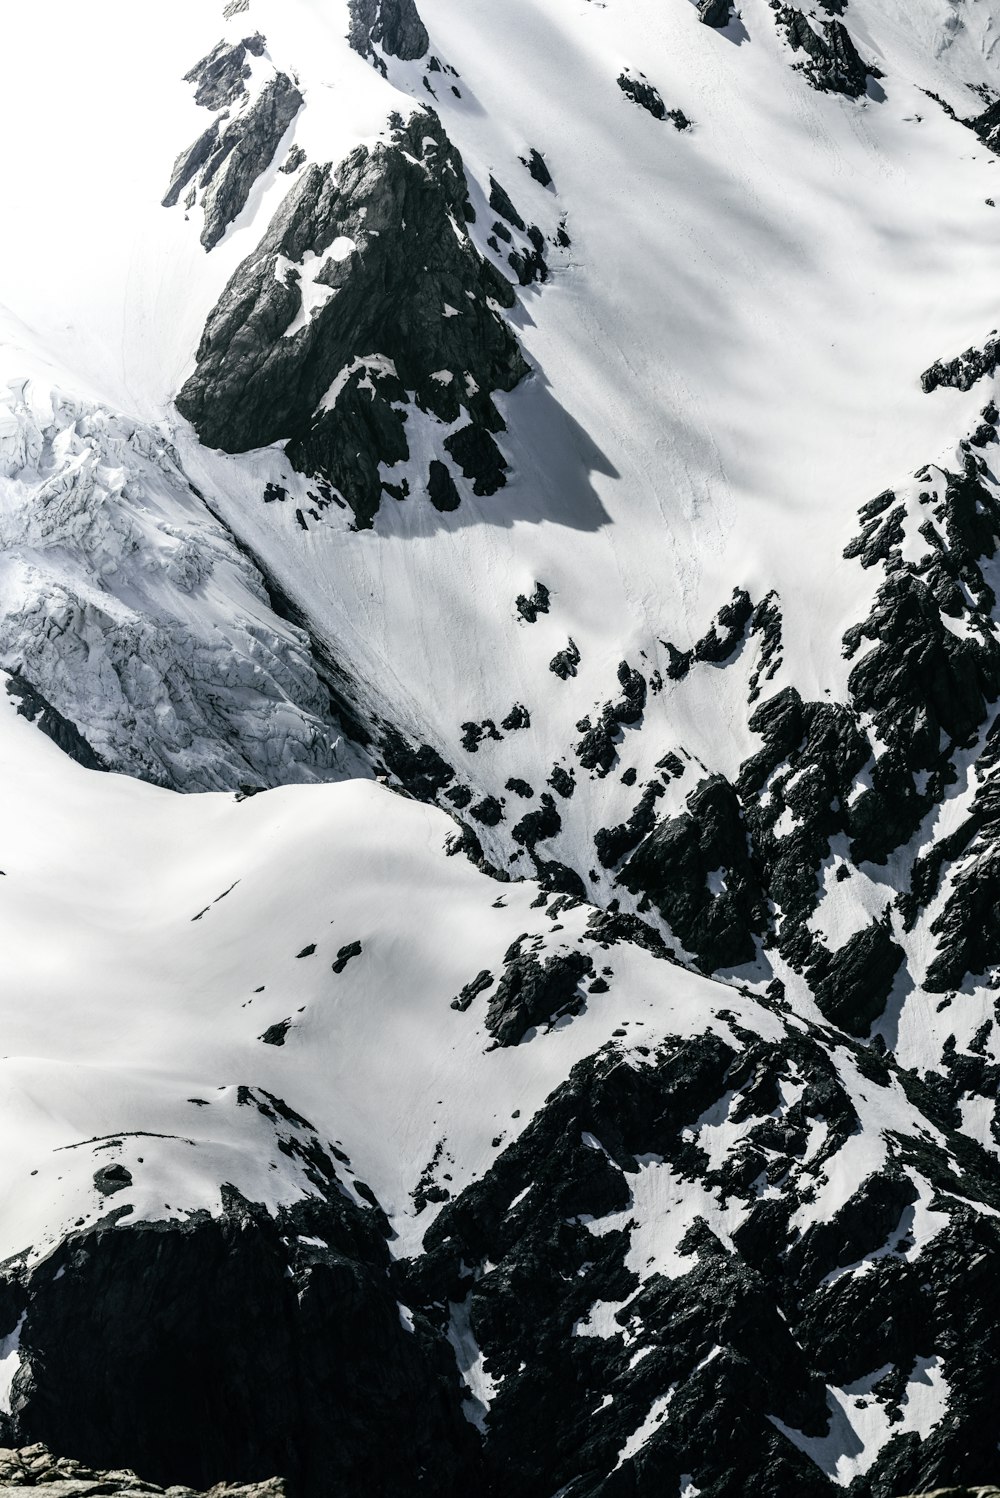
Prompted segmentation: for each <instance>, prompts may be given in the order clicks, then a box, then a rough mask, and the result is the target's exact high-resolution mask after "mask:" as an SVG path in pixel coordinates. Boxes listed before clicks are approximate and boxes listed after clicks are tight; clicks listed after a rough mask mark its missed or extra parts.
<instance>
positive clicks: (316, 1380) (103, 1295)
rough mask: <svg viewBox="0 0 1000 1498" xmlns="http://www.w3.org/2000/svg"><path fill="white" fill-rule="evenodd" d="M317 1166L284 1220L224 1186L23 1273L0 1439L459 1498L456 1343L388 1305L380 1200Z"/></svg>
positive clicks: (463, 1438) (461, 1427)
mask: <svg viewBox="0 0 1000 1498" xmlns="http://www.w3.org/2000/svg"><path fill="white" fill-rule="evenodd" d="M272 1105H273V1107H274V1108H281V1107H283V1105H282V1104H280V1102H278V1101H277V1100H274V1099H272V1100H271V1104H269V1105H268V1106H272ZM311 1159H312V1164H311V1169H312V1171H313V1174H314V1177H315V1183H316V1187H317V1192H318V1194H317V1196H316V1197H315V1198H313V1199H311V1200H309V1201H306V1202H303V1203H302V1204H301V1205H300V1206H299V1207H296V1208H291V1209H288V1210H287V1211H283V1212H281V1213H279V1215H278V1216H277V1217H272V1216H270V1215H269V1214H268V1213H267V1212H265V1211H264V1210H263V1208H260V1207H255V1206H253V1205H252V1204H251V1203H248V1202H246V1201H244V1200H243V1199H242V1198H241V1197H240V1196H239V1195H238V1193H235V1192H233V1191H231V1190H229V1191H228V1204H227V1210H226V1212H225V1214H224V1215H223V1216H222V1217H221V1218H210V1217H208V1215H207V1214H205V1213H195V1214H193V1215H192V1216H190V1217H189V1218H188V1219H187V1220H186V1221H183V1222H179V1223H137V1224H136V1225H135V1226H134V1227H129V1226H126V1225H115V1226H111V1225H110V1224H108V1225H104V1226H102V1227H100V1228H97V1229H95V1230H93V1231H89V1232H82V1233H80V1234H79V1235H78V1236H76V1237H73V1238H70V1239H68V1240H66V1241H65V1242H64V1243H62V1244H61V1245H60V1246H59V1247H58V1248H57V1249H56V1250H55V1252H54V1254H53V1255H51V1256H50V1257H49V1258H48V1259H47V1260H46V1261H44V1262H43V1263H42V1264H40V1265H39V1266H38V1267H37V1269H36V1270H34V1271H30V1272H27V1273H24V1274H23V1275H22V1276H20V1277H18V1276H17V1275H16V1273H15V1278H14V1279H13V1280H8V1281H7V1282H6V1283H5V1285H4V1287H3V1307H4V1312H3V1314H4V1319H6V1318H7V1316H8V1315H9V1314H11V1313H12V1314H13V1319H14V1320H17V1318H18V1316H20V1315H21V1314H22V1312H24V1313H25V1314H24V1321H23V1325H22V1330H21V1333H20V1351H21V1358H22V1361H21V1366H20V1371H19V1372H18V1374H17V1376H16V1378H15V1381H14V1389H13V1394H12V1399H11V1414H10V1415H9V1416H0V1424H2V1426H3V1428H4V1430H5V1433H6V1434H7V1438H8V1439H11V1438H13V1439H14V1440H16V1441H20V1442H28V1441H32V1440H35V1439H38V1438H44V1439H45V1440H46V1441H47V1442H49V1443H50V1444H51V1445H52V1446H54V1447H56V1448H58V1449H60V1450H63V1451H73V1452H75V1453H76V1454H77V1455H78V1456H79V1457H80V1459H81V1460H82V1461H85V1462H87V1463H88V1464H89V1465H91V1466H102V1467H107V1466H121V1467H126V1466H128V1467H131V1468H135V1469H137V1470H140V1471H142V1472H144V1473H145V1474H147V1476H149V1477H151V1478H152V1479H153V1481H154V1482H159V1483H162V1484H167V1483H170V1482H177V1481H178V1480H179V1481H181V1482H186V1483H188V1484H189V1485H190V1486H191V1487H194V1488H198V1489H200V1488H205V1487H209V1486H210V1485H211V1484H212V1483H213V1482H217V1481H220V1480H222V1478H223V1475H224V1474H233V1473H239V1474H242V1475H243V1477H244V1478H252V1479H255V1480H262V1479H266V1478H267V1476H268V1475H269V1474H270V1473H273V1472H274V1471H276V1470H280V1471H281V1472H282V1473H283V1475H285V1476H286V1477H287V1480H288V1482H289V1487H290V1491H291V1492H293V1493H296V1494H301V1495H302V1498H327V1495H328V1494H329V1493H330V1492H332V1491H336V1492H337V1493H343V1494H344V1495H345V1498H361V1495H362V1494H378V1495H380V1498H395V1495H397V1494H399V1493H402V1492H414V1493H418V1492H423V1491H427V1492H428V1494H430V1493H433V1494H435V1495H437V1494H448V1495H453V1498H459V1495H460V1494H461V1493H465V1492H468V1490H469V1488H468V1484H469V1483H470V1482H471V1483H473V1484H475V1481H476V1471H477V1462H478V1457H477V1454H476V1441H475V1438H474V1435H473V1432H472V1431H471V1428H470V1427H469V1425H468V1424H467V1422H466V1421H465V1420H464V1419H463V1418H462V1415H461V1412H460V1404H459V1399H458V1392H457V1387H456V1385H457V1380H456V1378H455V1374H454V1362H453V1359H452V1355H451V1351H450V1349H448V1348H447V1346H446V1344H445V1343H444V1341H443V1339H442V1338H440V1337H439V1336H438V1335H437V1333H435V1332H434V1331H433V1330H432V1329H431V1328H430V1327H429V1326H428V1325H427V1323H426V1322H425V1321H424V1320H423V1318H422V1317H421V1318H411V1320H410V1322H406V1321H405V1320H404V1318H402V1317H401V1315H400V1311H399V1307H398V1303H397V1302H398V1299H399V1293H398V1290H397V1289H396V1288H395V1286H394V1282H393V1276H394V1271H393V1270H392V1267H391V1263H390V1259H389V1254H388V1249H387V1247H386V1243H385V1237H384V1234H385V1231H386V1221H385V1218H384V1216H383V1214H382V1212H381V1210H380V1209H379V1208H378V1207H377V1206H372V1207H365V1206H357V1205H355V1204H354V1201H353V1199H352V1198H351V1197H350V1196H349V1195H348V1194H347V1192H346V1191H345V1190H342V1189H341V1188H340V1187H339V1186H338V1184H337V1175H336V1168H335V1166H334V1164H333V1161H332V1160H331V1159H330V1158H329V1156H328V1155H326V1154H325V1153H324V1152H323V1151H322V1149H320V1148H318V1147H313V1151H312V1157H311ZM226 1190H228V1188H224V1192H225V1191H226ZM15 1306H16V1307H17V1309H14V1308H15ZM96 1366H99V1367H100V1369H101V1373H100V1377H96V1376H95V1367H96ZM154 1409H158V1410H161V1411H162V1410H169V1411H170V1419H169V1420H160V1419H155V1420H151V1419H149V1418H148V1414H149V1412H150V1411H152V1410H154ZM56 1491H58V1489H57V1490H56ZM70 1491H73V1490H72V1489H71V1490H70ZM80 1491H81V1492H82V1493H95V1492H98V1491H116V1490H115V1489H97V1488H94V1487H90V1488H85V1489H82V1490H80ZM126 1491H127V1490H126ZM223 1491H228V1490H225V1489H224V1490H223ZM271 1491H275V1490H274V1489H273V1488H272V1489H271ZM277 1491H280V1489H278V1490H277ZM263 1492H264V1493H265V1494H268V1493H269V1490H268V1488H267V1486H265V1487H264V1490H263Z"/></svg>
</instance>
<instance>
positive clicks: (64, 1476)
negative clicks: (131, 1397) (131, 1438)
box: [0, 1442, 285, 1498]
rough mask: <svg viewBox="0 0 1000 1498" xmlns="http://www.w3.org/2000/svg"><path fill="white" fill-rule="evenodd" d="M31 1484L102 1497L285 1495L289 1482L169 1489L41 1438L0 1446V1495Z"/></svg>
mask: <svg viewBox="0 0 1000 1498" xmlns="http://www.w3.org/2000/svg"><path fill="white" fill-rule="evenodd" d="M27 1488H44V1490H45V1492H46V1493H47V1494H49V1498H98V1495H104V1494H117V1495H118V1498H148V1495H155V1494H158V1493H159V1494H166V1493H169V1498H285V1484H284V1482H283V1481H282V1480H281V1478H279V1477H273V1478H271V1479H270V1480H268V1481H266V1482H250V1483H228V1482H223V1483H218V1484H216V1486H215V1487H213V1488H211V1489H210V1490H209V1491H208V1492H206V1493H196V1492H195V1490H194V1489H193V1488H186V1487H181V1486H176V1485H172V1486H171V1487H170V1488H169V1489H168V1488H163V1487H160V1486H159V1485H158V1484H157V1483H155V1482H145V1481H143V1479H142V1478H139V1477H137V1476H136V1474H135V1473H134V1472H128V1471H118V1472H97V1471H94V1470H93V1469H92V1468H90V1467H88V1466H86V1465H85V1464H84V1463H83V1462H78V1461H76V1460H74V1458H72V1457H66V1456H53V1454H52V1452H51V1451H49V1449H48V1447H47V1446H44V1445H42V1443H41V1442H37V1443H36V1444H35V1445H34V1446H22V1447H21V1449H20V1450H19V1451H18V1450H14V1449H12V1448H10V1447H0V1498H4V1495H6V1494H7V1493H21V1492H24V1491H25V1489H27Z"/></svg>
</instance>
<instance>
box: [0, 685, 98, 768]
mask: <svg viewBox="0 0 1000 1498" xmlns="http://www.w3.org/2000/svg"><path fill="white" fill-rule="evenodd" d="M7 696H8V697H11V698H13V700H14V702H16V704H17V711H18V713H19V715H20V716H21V717H22V718H27V720H28V722H29V723H34V725H35V727H36V728H38V729H40V730H41V732H42V733H44V734H45V736H46V738H50V739H51V740H52V742H53V743H54V744H57V745H58V746H59V748H60V749H61V750H62V752H63V753H64V754H68V755H69V757H70V759H75V760H76V762H77V764H78V765H83V767H84V769H85V770H106V769H107V765H106V764H105V763H104V761H103V759H102V758H101V756H100V755H99V754H98V753H97V752H96V750H94V749H92V748H91V747H90V745H89V744H88V743H87V740H86V739H85V738H84V737H83V734H82V733H81V732H80V730H79V729H78V728H77V726H76V724H75V723H71V722H70V721H69V719H68V718H64V717H63V715H62V713H59V712H56V710H55V708H54V707H53V706H52V704H51V703H50V702H47V701H46V699H45V698H44V697H43V696H42V694H41V692H38V691H36V690H35V688H34V687H33V686H32V685H31V683H30V681H27V680H25V678H24V677H23V676H22V675H21V674H20V672H19V671H13V672H11V674H10V675H9V676H8V678H7Z"/></svg>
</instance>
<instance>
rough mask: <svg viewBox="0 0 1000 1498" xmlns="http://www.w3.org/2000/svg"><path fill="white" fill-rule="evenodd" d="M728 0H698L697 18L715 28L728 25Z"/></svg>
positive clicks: (719, 28)
mask: <svg viewBox="0 0 1000 1498" xmlns="http://www.w3.org/2000/svg"><path fill="white" fill-rule="evenodd" d="M730 10H731V7H730V0H698V19H699V21H701V22H702V24H703V25H705V26H714V27H715V28H716V30H721V29H722V27H724V26H728V25H729V17H730Z"/></svg>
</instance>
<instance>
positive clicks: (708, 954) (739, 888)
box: [607, 775, 766, 972]
mask: <svg viewBox="0 0 1000 1498" xmlns="http://www.w3.org/2000/svg"><path fill="white" fill-rule="evenodd" d="M613 851H616V847H611V846H609V847H608V849H607V852H608V854H609V855H610V853H611V852H613ZM618 882H619V883H620V884H621V885H622V886H623V887H624V888H625V889H627V890H630V891H631V892H632V893H633V894H637V895H641V896H643V897H644V902H643V903H644V904H645V903H646V902H648V903H649V904H652V905H654V906H655V907H656V909H657V910H658V911H659V912H660V914H661V915H662V916H663V919H664V920H665V921H666V922H667V924H668V925H669V927H670V929H671V930H672V931H673V932H674V933H675V935H676V936H677V939H678V940H679V941H680V942H682V943H683V945H684V947H685V948H686V949H687V950H688V951H689V952H691V953H692V954H693V955H694V956H695V958H696V961H697V963H698V965H699V967H701V968H702V970H703V971H705V972H712V971H714V970H715V969H716V968H720V967H735V966H738V965H739V964H740V963H743V962H750V961H752V959H753V957H754V952H755V948H754V941H753V935H754V933H756V932H761V931H762V930H763V929H764V927H765V924H766V906H765V902H764V896H763V891H762V889H761V886H760V882H759V878H758V875H757V872H756V870H755V869H754V867H753V864H752V863H751V859H750V854H749V849H748V847H747V838H746V832H745V830H744V828H743V825H742V820H741V813H740V805H739V801H738V799H737V796H736V792H735V791H734V790H733V787H732V786H731V785H730V784H729V783H728V781H726V780H724V779H723V778H722V776H721V775H715V776H711V777H710V778H709V779H707V780H705V781H703V782H702V783H701V785H699V786H698V787H697V788H696V789H695V790H694V791H692V793H691V795H690V796H689V797H688V799H687V811H686V812H685V813H684V814H683V815H682V816H680V817H675V818H672V819H670V820H668V821H664V822H661V823H660V824H659V825H658V826H657V827H655V828H654V830H653V831H652V832H651V833H650V834H649V835H648V836H647V837H646V839H645V841H644V842H643V843H642V844H641V846H640V847H639V848H638V850H637V851H636V852H635V853H633V855H632V857H631V858H630V859H629V861H628V862H627V863H626V865H625V867H624V868H623V869H622V871H621V873H620V874H619V875H618ZM640 909H642V906H641V905H640Z"/></svg>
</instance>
